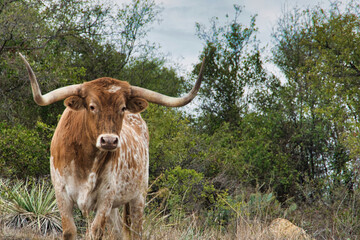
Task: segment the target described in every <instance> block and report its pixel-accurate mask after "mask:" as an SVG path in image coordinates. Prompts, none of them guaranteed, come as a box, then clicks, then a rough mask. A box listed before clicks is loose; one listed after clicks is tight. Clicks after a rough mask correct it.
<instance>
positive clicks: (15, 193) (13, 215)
mask: <svg viewBox="0 0 360 240" xmlns="http://www.w3.org/2000/svg"><path fill="white" fill-rule="evenodd" d="M344 193H345V192H344V191H343V190H342V189H339V191H338V192H334V195H336V196H337V195H338V196H339V197H338V198H337V197H336V196H333V198H334V199H339V201H334V202H333V203H331V202H328V203H327V204H324V202H323V201H320V200H319V202H317V203H316V202H314V203H312V204H311V205H296V204H295V203H294V200H291V199H290V200H289V201H288V202H285V203H280V202H279V201H277V200H276V198H275V196H274V195H273V193H272V192H271V191H268V192H260V191H259V190H256V189H253V190H252V192H250V191H249V189H244V190H243V191H242V192H241V191H240V192H237V193H236V194H233V195H227V194H220V195H218V196H217V201H215V202H214V205H212V206H211V207H209V208H207V209H205V208H201V209H197V210H194V211H189V208H186V207H184V206H183V205H184V204H189V202H187V203H185V202H184V198H178V197H177V196H174V194H176V193H174V192H173V193H171V189H167V190H166V191H165V190H164V189H160V190H158V191H157V192H153V193H150V194H149V198H148V199H149V200H148V202H147V207H146V209H145V211H146V213H145V221H144V235H143V236H144V237H143V239H145V240H157V239H167V240H175V239H176V240H218V239H221V240H230V239H237V240H245V239H246V240H257V239H259V240H260V239H263V240H270V239H277V238H276V237H274V236H273V235H272V234H271V233H270V232H269V225H270V224H271V222H272V220H274V219H276V218H278V217H280V218H287V219H289V220H291V222H293V223H295V224H296V225H298V226H300V227H303V228H304V229H305V230H306V232H307V233H308V234H310V235H311V236H312V237H314V238H316V239H327V240H329V239H346V240H347V239H360V231H359V230H360V227H359V223H360V221H359V219H360V218H359V210H358V209H359V206H360V204H359V202H360V201H359V200H358V199H360V197H359V196H360V191H357V192H354V193H353V194H351V195H349V194H344ZM174 197H176V198H175V199H176V201H174V200H173V199H171V198H174ZM178 199H180V201H177V200H178ZM174 202H175V203H176V204H174ZM87 221H88V219H84V218H83V217H82V216H81V213H80V211H75V222H76V225H77V227H78V233H79V237H80V239H82V237H84V236H85V231H86V230H85V229H86V227H88V222H87ZM12 229H15V230H12ZM20 229H21V230H20ZM60 231H61V222H60V217H59V212H58V209H57V208H56V203H55V194H54V190H53V189H52V188H51V186H50V184H48V183H47V182H46V181H45V180H43V181H38V182H36V181H25V182H23V181H14V182H10V181H5V180H1V179H0V239H42V240H50V239H59V238H60V235H59V232H60ZM104 239H105V240H107V239H111V238H109V236H105V238H104ZM284 239H287V238H284Z"/></svg>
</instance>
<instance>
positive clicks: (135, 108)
mask: <svg viewBox="0 0 360 240" xmlns="http://www.w3.org/2000/svg"><path fill="white" fill-rule="evenodd" d="M148 106H149V103H148V102H147V101H146V100H145V99H143V98H137V97H135V98H130V99H129V100H128V101H127V104H126V108H127V110H129V111H130V112H131V113H140V112H142V111H144V110H145V109H146V108H147V107H148Z"/></svg>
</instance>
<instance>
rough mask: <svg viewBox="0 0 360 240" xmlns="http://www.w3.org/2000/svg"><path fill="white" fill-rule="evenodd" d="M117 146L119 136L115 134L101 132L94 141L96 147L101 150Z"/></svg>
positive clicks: (109, 149) (112, 149)
mask: <svg viewBox="0 0 360 240" xmlns="http://www.w3.org/2000/svg"><path fill="white" fill-rule="evenodd" d="M119 146H120V144H119V136H117V135H115V134H101V135H100V136H99V137H98V138H97V141H96V147H97V148H99V149H100V150H103V151H114V150H115V149H116V148H117V147H119Z"/></svg>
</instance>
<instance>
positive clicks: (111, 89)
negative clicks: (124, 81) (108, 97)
mask: <svg viewBox="0 0 360 240" xmlns="http://www.w3.org/2000/svg"><path fill="white" fill-rule="evenodd" d="M120 89H121V87H120V86H116V85H112V86H111V87H110V88H109V89H108V92H110V93H115V92H117V91H119V90H120Z"/></svg>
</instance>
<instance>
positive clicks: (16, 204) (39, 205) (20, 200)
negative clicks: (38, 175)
mask: <svg viewBox="0 0 360 240" xmlns="http://www.w3.org/2000/svg"><path fill="white" fill-rule="evenodd" d="M0 191H1V194H0V209H1V218H2V219H3V221H4V222H5V224H6V225H7V226H8V227H11V228H24V227H29V228H31V229H33V230H36V231H38V232H40V233H42V234H47V233H52V232H59V231H61V220H60V215H59V210H58V209H57V206H56V200H55V191H54V189H53V188H52V187H51V186H49V184H47V182H46V181H45V180H42V181H41V182H32V183H31V181H28V180H27V181H25V182H24V181H16V182H14V183H12V184H11V183H10V182H9V181H4V180H0Z"/></svg>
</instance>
